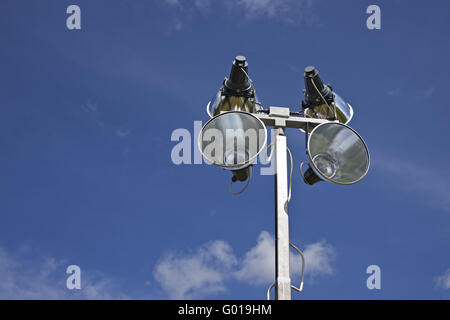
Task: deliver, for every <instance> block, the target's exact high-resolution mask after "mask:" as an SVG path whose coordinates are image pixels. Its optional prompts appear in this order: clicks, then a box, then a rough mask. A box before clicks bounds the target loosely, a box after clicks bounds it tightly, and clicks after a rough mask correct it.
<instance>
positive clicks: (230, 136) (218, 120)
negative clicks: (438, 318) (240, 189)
mask: <svg viewBox="0 0 450 320" xmlns="http://www.w3.org/2000/svg"><path fill="white" fill-rule="evenodd" d="M266 141H267V131H266V127H265V125H264V124H263V122H262V121H261V120H260V119H258V118H257V117H256V116H254V115H253V114H251V113H247V112H243V111H230V112H223V113H221V114H219V115H218V116H215V117H214V118H212V119H210V120H209V121H208V122H207V123H206V124H205V125H204V127H203V128H202V131H201V132H200V135H199V139H198V146H199V149H200V152H201V153H202V155H203V157H204V159H205V160H206V161H207V162H209V163H211V164H214V165H216V166H219V167H222V168H224V169H228V170H239V169H243V168H246V167H248V166H249V165H250V164H252V163H253V162H254V160H255V159H256V158H257V157H258V155H259V154H260V153H261V151H263V149H264V147H265V145H266ZM242 179H244V178H238V180H241V181H243V180H242ZM244 180H245V179H244Z"/></svg>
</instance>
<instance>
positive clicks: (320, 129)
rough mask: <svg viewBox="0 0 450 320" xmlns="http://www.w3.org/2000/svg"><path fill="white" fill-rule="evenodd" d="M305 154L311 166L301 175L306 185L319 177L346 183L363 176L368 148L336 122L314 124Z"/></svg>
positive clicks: (367, 168)
mask: <svg viewBox="0 0 450 320" xmlns="http://www.w3.org/2000/svg"><path fill="white" fill-rule="evenodd" d="M307 153H308V156H309V160H310V164H311V165H310V167H309V168H308V170H306V172H305V173H304V174H303V173H302V174H303V180H304V181H305V182H306V183H307V184H309V185H313V184H315V183H316V182H318V181H321V180H326V181H330V182H333V183H336V184H340V185H350V184H353V183H356V182H358V181H360V180H361V179H362V178H364V176H365V175H366V173H367V171H368V170H369V164H370V157H369V151H368V149H367V146H366V144H365V143H364V141H363V139H362V138H361V136H360V135H359V134H358V133H357V132H356V131H355V130H353V129H352V128H350V127H349V126H347V125H344V124H342V123H339V122H326V123H323V124H321V125H319V126H317V127H315V128H314V129H313V130H312V132H311V133H310V134H309V139H308V143H307Z"/></svg>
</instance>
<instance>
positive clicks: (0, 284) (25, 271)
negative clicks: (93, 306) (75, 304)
mask: <svg viewBox="0 0 450 320" xmlns="http://www.w3.org/2000/svg"><path fill="white" fill-rule="evenodd" d="M67 266H68V264H67V263H65V262H64V261H62V260H56V259H54V258H48V257H47V258H30V257H28V256H23V255H12V254H10V253H9V252H7V251H6V250H5V249H3V248H0V299H30V300H31V299H126V298H127V296H126V295H124V294H121V293H120V291H118V290H117V286H116V285H115V284H114V282H113V281H112V280H110V279H108V278H107V277H105V276H102V275H100V274H95V275H93V274H92V273H91V274H87V273H86V272H83V269H82V276H81V284H82V286H81V289H80V290H69V289H67V287H66V279H67V277H68V276H69V275H67V274H66V273H65V270H66V267H67Z"/></svg>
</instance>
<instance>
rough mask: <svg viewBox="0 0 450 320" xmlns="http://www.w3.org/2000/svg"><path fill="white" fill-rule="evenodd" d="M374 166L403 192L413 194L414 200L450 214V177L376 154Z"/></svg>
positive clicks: (386, 155) (396, 158) (430, 169)
mask: <svg viewBox="0 0 450 320" xmlns="http://www.w3.org/2000/svg"><path fill="white" fill-rule="evenodd" d="M374 162H376V163H380V164H381V165H379V166H375V169H376V170H378V171H379V172H384V173H385V174H387V175H389V177H396V179H390V181H392V182H393V183H390V185H391V186H394V187H395V186H397V187H398V188H401V189H402V190H404V191H409V192H414V193H416V194H417V197H414V199H416V201H417V200H420V201H424V202H425V203H426V204H427V205H429V206H431V207H433V208H436V209H439V210H443V211H446V212H450V176H449V175H448V174H446V173H443V172H442V171H438V170H432V168H431V167H429V166H423V165H421V164H418V163H415V162H413V161H411V160H409V159H402V158H398V157H395V156H392V155H388V154H381V153H378V154H377V155H376V156H375V161H374Z"/></svg>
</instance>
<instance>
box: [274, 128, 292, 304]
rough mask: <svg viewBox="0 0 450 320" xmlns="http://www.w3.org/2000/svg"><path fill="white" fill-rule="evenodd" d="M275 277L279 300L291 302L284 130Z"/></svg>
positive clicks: (280, 133)
mask: <svg viewBox="0 0 450 320" xmlns="http://www.w3.org/2000/svg"><path fill="white" fill-rule="evenodd" d="M274 151H275V170H276V172H275V277H276V279H275V280H276V294H275V298H276V299H277V300H291V278H290V274H289V216H288V181H287V179H288V177H287V151H286V136H285V135H284V130H283V129H282V128H277V129H276V136H275V150H274Z"/></svg>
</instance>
